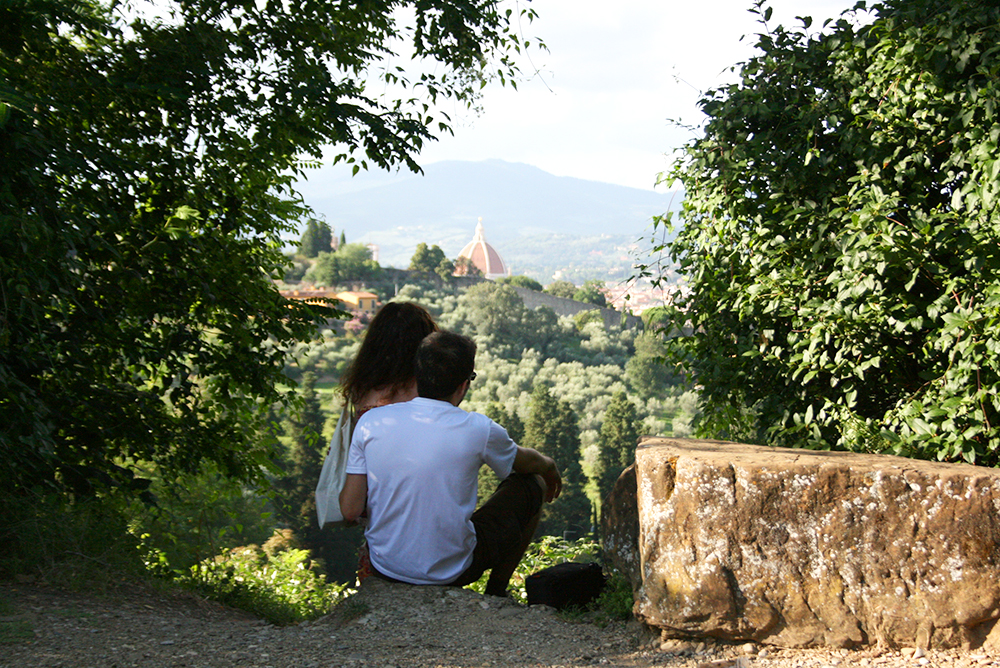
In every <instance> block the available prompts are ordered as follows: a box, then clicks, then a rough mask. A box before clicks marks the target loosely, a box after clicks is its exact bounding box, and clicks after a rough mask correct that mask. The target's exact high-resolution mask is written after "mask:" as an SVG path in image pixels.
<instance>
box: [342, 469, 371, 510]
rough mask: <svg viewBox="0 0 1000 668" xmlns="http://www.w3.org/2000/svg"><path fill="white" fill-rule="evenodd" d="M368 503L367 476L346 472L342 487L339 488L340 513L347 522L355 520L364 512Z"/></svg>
mask: <svg viewBox="0 0 1000 668" xmlns="http://www.w3.org/2000/svg"><path fill="white" fill-rule="evenodd" d="M367 503H368V476H366V475H364V474H362V473H348V474H347V479H346V480H345V481H344V489H342V490H340V514H341V515H343V516H344V519H345V520H347V521H348V522H355V521H357V519H358V518H359V517H361V514H362V513H364V512H365V506H366V505H367Z"/></svg>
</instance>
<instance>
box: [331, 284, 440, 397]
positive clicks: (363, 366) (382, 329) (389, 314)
mask: <svg viewBox="0 0 1000 668" xmlns="http://www.w3.org/2000/svg"><path fill="white" fill-rule="evenodd" d="M436 331H437V325H435V324H434V318H432V317H431V314H430V313H428V312H427V310H426V309H424V308H423V307H422V306H419V305H417V304H414V303H412V302H389V303H388V304H386V305H385V306H383V307H382V308H381V309H380V310H379V312H378V313H376V314H375V317H374V318H372V321H371V323H370V324H369V325H368V330H367V332H366V333H365V338H364V340H363V341H362V342H361V348H360V349H359V350H358V354H357V356H356V357H355V358H354V361H353V362H351V366H350V367H348V369H347V371H346V372H344V376H343V378H341V381H340V385H341V392H342V393H343V395H344V397H345V398H346V399H347V400H348V401H350V402H351V403H353V404H355V405H357V403H358V402H359V401H361V399H362V397H364V396H365V394H367V393H368V392H370V391H371V390H375V389H378V388H382V387H388V388H391V389H392V391H393V392H395V391H398V390H401V389H403V388H404V387H405V386H406V385H407V384H408V383H410V382H411V381H412V380H413V377H414V375H415V374H416V367H415V366H414V363H413V357H414V355H415V354H416V352H417V346H419V345H420V342H421V341H422V340H423V338H424V337H425V336H427V335H428V334H430V333H431V332H436Z"/></svg>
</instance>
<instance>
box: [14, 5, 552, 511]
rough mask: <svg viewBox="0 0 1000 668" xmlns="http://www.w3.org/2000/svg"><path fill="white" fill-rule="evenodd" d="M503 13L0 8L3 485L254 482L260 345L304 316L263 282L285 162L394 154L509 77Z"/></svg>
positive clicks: (273, 269)
mask: <svg viewBox="0 0 1000 668" xmlns="http://www.w3.org/2000/svg"><path fill="white" fill-rule="evenodd" d="M522 15H523V16H524V17H526V18H528V19H530V18H532V17H533V12H531V11H530V10H525V11H523V12H522ZM519 18H521V17H519V16H518V15H517V13H516V12H515V13H512V12H511V11H508V10H505V9H504V8H502V7H500V6H499V5H498V4H497V3H496V2H494V1H492V0H449V1H447V2H435V1H431V2H424V1H421V2H409V1H405V0H376V1H374V2H366V3H363V4H358V3H333V2H325V3H306V4H297V5H295V7H294V11H289V7H288V5H286V4H283V3H274V2H267V3H227V2H221V1H219V0H193V1H191V2H187V1H185V2H161V3H156V5H155V7H154V6H152V5H149V6H143V7H142V8H140V7H137V6H131V3H107V4H105V3H103V2H101V1H100V0H81V1H78V0H72V1H70V0H52V1H49V0H25V1H24V2H14V3H4V5H3V7H2V9H0V22H2V25H3V31H2V38H0V74H2V79H0V81H2V83H0V156H2V162H3V166H4V169H3V171H2V173H0V285H2V299H0V479H2V485H3V489H4V493H11V492H12V491H24V490H26V489H27V488H28V487H29V486H32V485H37V484H42V485H48V486H61V487H62V488H69V489H72V490H73V491H75V492H78V493H90V492H92V490H93V487H94V484H95V483H98V482H99V483H101V484H102V485H106V484H112V483H117V484H119V485H123V486H125V487H135V488H140V487H142V486H144V485H146V484H147V483H146V482H141V481H138V480H134V479H133V475H132V463H133V462H137V461H153V462H156V463H157V464H158V465H159V466H161V467H165V468H166V469H167V470H170V471H173V472H178V473H180V472H185V471H187V472H190V471H194V470H196V469H197V468H199V467H200V466H201V465H202V464H203V463H204V462H205V461H212V462H215V463H216V464H218V465H219V466H220V467H221V470H222V471H223V472H224V473H225V474H226V475H229V476H235V477H237V478H243V479H248V478H252V477H255V476H258V475H260V473H261V471H263V470H265V468H266V467H267V465H268V462H269V460H268V456H267V455H268V450H269V448H267V447H265V445H264V444H263V443H262V441H261V440H260V438H259V436H260V434H262V433H264V430H263V429H262V427H263V418H264V416H265V415H266V412H267V410H268V409H269V408H270V406H271V405H272V404H275V403H282V402H287V401H288V400H289V397H291V396H292V395H289V394H288V393H286V392H285V391H284V389H283V388H281V387H279V383H280V382H281V380H282V378H283V376H282V371H283V367H284V360H285V352H284V348H285V347H287V346H288V345H290V344H292V343H293V342H295V341H300V340H304V339H307V338H309V337H310V336H311V335H312V333H313V331H314V326H315V324H316V322H317V320H318V318H319V316H320V315H321V314H320V313H319V310H320V309H318V307H313V306H309V305H306V304H303V303H298V302H289V301H286V300H284V299H282V298H281V297H280V296H279V294H278V293H277V291H276V289H275V287H274V285H273V283H272V281H271V279H272V277H276V276H280V275H281V274H282V272H283V269H284V266H285V264H286V260H285V258H284V256H283V255H282V253H281V250H280V248H281V245H282V240H281V233H282V232H286V231H290V230H292V229H293V227H294V223H295V222H296V221H297V220H298V219H299V217H300V215H301V214H302V213H303V211H302V209H301V207H300V206H299V204H298V203H297V202H298V199H297V197H296V195H295V193H294V192H293V191H292V190H291V183H292V182H293V180H294V178H295V176H296V175H297V174H300V173H301V170H302V167H303V163H302V159H303V158H312V159H319V158H320V157H321V155H322V150H323V148H324V147H325V146H331V145H334V146H336V147H337V148H338V150H339V151H341V153H340V154H339V155H338V157H337V158H336V160H338V161H341V160H344V161H347V162H348V163H354V162H355V161H358V162H360V163H361V164H366V163H367V162H368V161H370V162H372V163H374V164H376V165H379V166H381V167H389V166H393V165H406V166H408V167H409V168H411V169H417V165H416V162H415V156H416V155H417V153H418V152H419V150H420V149H421V147H422V146H423V144H424V142H426V141H427V140H429V139H431V138H433V136H434V134H439V133H441V132H449V121H448V118H447V116H446V115H444V114H441V113H438V111H437V107H436V106H435V105H436V103H441V102H445V101H447V102H448V104H449V107H451V108H454V107H455V102H457V103H459V105H461V104H471V103H473V101H474V99H475V95H476V93H477V91H478V90H479V89H480V85H481V83H483V82H484V77H489V76H492V77H499V78H500V79H502V80H505V81H511V80H512V78H513V77H516V74H517V72H516V66H515V64H514V62H513V60H512V57H513V56H514V55H515V53H516V52H520V51H521V50H522V48H523V47H524V46H525V44H524V43H523V40H522V38H521V33H520V26H517V25H516V22H517V21H518V20H519ZM397 51H398V52H399V53H405V54H406V58H405V59H404V58H401V57H399V56H397ZM408 63H410V66H408V67H407V66H406V65H407V64H408ZM412 63H416V64H412ZM377 76H380V77H381V78H382V79H383V80H384V81H383V84H384V85H382V86H370V87H369V88H370V89H373V90H378V91H379V93H378V96H377V97H376V95H375V94H373V93H370V92H369V88H366V83H367V81H368V80H369V79H371V78H374V77H377ZM359 166H360V165H359V164H355V165H354V169H355V170H356V169H358V168H359ZM321 257H322V254H321Z"/></svg>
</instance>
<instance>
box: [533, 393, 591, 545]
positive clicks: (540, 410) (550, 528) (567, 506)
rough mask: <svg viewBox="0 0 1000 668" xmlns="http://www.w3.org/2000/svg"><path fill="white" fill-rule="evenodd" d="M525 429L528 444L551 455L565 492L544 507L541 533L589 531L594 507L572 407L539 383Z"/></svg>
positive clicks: (571, 534) (569, 534) (568, 534)
mask: <svg viewBox="0 0 1000 668" xmlns="http://www.w3.org/2000/svg"><path fill="white" fill-rule="evenodd" d="M524 432H525V433H524V441H525V445H526V446H527V447H532V448H535V449H536V450H538V451H539V452H541V453H543V454H546V455H548V456H549V457H552V459H554V460H555V462H556V465H557V466H558V467H559V472H560V473H561V474H562V481H563V487H562V493H561V494H560V496H559V498H558V499H556V501H555V502H554V503H552V504H549V505H546V506H545V514H544V515H543V517H542V524H541V527H540V531H541V533H543V534H548V535H553V536H564V537H567V538H579V537H581V536H582V535H584V534H586V533H588V532H589V531H590V513H591V508H590V501H589V500H588V499H587V495H586V492H585V491H584V484H585V480H584V475H583V467H582V466H581V465H580V427H579V425H578V424H577V417H576V414H575V413H574V412H573V409H572V408H571V407H570V405H569V404H568V403H566V402H565V401H559V400H557V399H556V398H555V397H553V396H552V393H551V391H550V390H549V388H548V387H546V386H545V385H542V384H538V385H536V386H535V388H534V389H533V390H532V393H531V412H530V414H529V415H528V421H527V423H526V424H525V426H524Z"/></svg>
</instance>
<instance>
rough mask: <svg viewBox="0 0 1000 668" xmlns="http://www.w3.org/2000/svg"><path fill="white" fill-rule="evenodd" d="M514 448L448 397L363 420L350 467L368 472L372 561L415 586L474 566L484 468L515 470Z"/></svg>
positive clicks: (489, 423)
mask: <svg viewBox="0 0 1000 668" xmlns="http://www.w3.org/2000/svg"><path fill="white" fill-rule="evenodd" d="M516 454H517V445H516V444H515V443H514V441H512V440H511V439H510V436H508V435H507V432H506V431H505V430H504V428H503V427H501V426H500V425H498V424H497V423H496V422H494V421H493V420H491V419H489V418H488V417H486V416H485V415H480V414H479V413H469V412H467V411H464V410H462V409H461V408H458V407H456V406H452V405H451V404H450V403H448V402H446V401H437V400H435V399H423V398H420V397H418V398H416V399H413V400H411V401H407V402H403V403H397V404H390V405H388V406H381V407H379V408H374V409H372V410H370V411H368V412H366V413H365V414H364V415H362V416H361V418H360V419H359V420H358V424H357V425H356V426H355V428H354V437H353V438H352V439H351V449H350V453H349V454H348V458H347V472H348V473H358V474H364V475H366V476H367V480H368V528H367V529H366V530H365V538H366V539H367V541H368V551H369V556H370V558H371V562H372V565H373V566H374V567H375V568H376V569H377V570H378V571H379V572H380V573H382V574H384V575H388V576H389V577H391V578H395V579H397V580H401V581H403V582H409V583H412V584H447V583H449V582H451V581H453V580H454V579H455V578H456V577H458V576H459V575H461V574H462V573H463V572H464V571H465V569H466V568H468V567H469V564H471V563H472V551H473V549H474V548H475V546H476V532H475V528H474V527H473V525H472V519H471V518H472V513H473V512H474V511H475V509H476V496H477V493H478V475H479V468H480V467H481V466H482V465H483V464H487V465H488V466H489V467H490V468H492V469H493V471H494V472H495V473H496V474H497V477H499V478H500V479H501V480H502V479H503V478H506V477H507V476H508V475H510V473H511V470H512V469H513V466H514V456H515V455H516Z"/></svg>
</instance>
